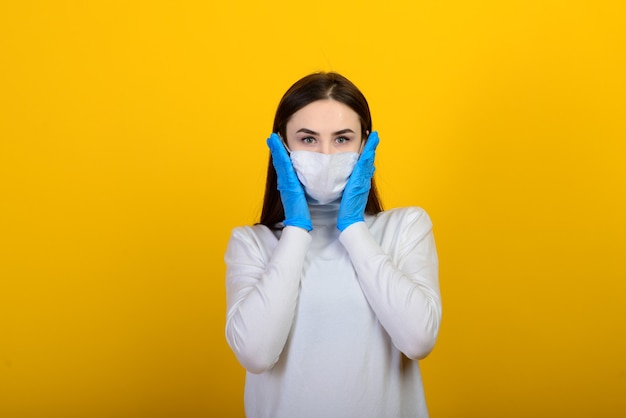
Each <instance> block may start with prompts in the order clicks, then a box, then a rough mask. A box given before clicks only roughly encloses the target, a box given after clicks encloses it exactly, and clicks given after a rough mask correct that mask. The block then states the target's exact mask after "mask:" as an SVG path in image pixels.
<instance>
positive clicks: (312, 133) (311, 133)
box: [296, 128, 319, 135]
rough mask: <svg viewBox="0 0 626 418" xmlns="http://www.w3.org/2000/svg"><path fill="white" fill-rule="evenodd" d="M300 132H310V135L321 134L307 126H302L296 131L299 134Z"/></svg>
mask: <svg viewBox="0 0 626 418" xmlns="http://www.w3.org/2000/svg"><path fill="white" fill-rule="evenodd" d="M300 132H303V133H305V134H309V135H319V133H317V132H315V131H312V130H310V129H307V128H301V129H298V130H297V131H296V133H297V134H298V133H300Z"/></svg>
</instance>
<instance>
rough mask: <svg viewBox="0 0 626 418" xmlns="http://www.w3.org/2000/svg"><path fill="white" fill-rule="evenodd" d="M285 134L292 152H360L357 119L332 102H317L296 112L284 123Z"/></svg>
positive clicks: (359, 123) (330, 100)
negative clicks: (285, 125)
mask: <svg viewBox="0 0 626 418" xmlns="http://www.w3.org/2000/svg"><path fill="white" fill-rule="evenodd" d="M286 131H287V146H288V147H289V149H290V150H291V151H314V152H321V153H324V154H334V153H337V152H359V151H360V150H361V142H362V141H361V122H360V121H359V116H358V115H357V114H356V112H355V111H354V110H352V109H351V108H350V107H348V106H346V105H345V104H343V103H340V102H338V101H335V100H332V99H328V100H318V101H315V102H312V103H309V104H308V105H306V106H304V107H303V108H302V109H300V110H298V111H297V112H296V113H294V114H293V115H292V116H291V119H289V122H287V129H286Z"/></svg>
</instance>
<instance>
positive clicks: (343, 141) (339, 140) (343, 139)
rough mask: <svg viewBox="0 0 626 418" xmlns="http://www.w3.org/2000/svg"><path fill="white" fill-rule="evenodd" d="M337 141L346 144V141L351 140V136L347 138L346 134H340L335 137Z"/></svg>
mask: <svg viewBox="0 0 626 418" xmlns="http://www.w3.org/2000/svg"><path fill="white" fill-rule="evenodd" d="M335 142H336V143H338V144H345V143H346V142H350V138H346V137H345V136H340V137H337V139H335Z"/></svg>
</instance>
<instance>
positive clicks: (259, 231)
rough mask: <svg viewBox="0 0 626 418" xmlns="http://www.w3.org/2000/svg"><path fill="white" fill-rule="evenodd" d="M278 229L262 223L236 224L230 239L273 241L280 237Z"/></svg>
mask: <svg viewBox="0 0 626 418" xmlns="http://www.w3.org/2000/svg"><path fill="white" fill-rule="evenodd" d="M280 233H281V230H280V229H270V228H268V227H267V226H265V225H263V224H254V225H243V226H236V227H234V228H233V230H232V232H231V239H233V238H235V239H243V240H253V241H266V240H270V241H275V240H276V239H278V238H279V237H280Z"/></svg>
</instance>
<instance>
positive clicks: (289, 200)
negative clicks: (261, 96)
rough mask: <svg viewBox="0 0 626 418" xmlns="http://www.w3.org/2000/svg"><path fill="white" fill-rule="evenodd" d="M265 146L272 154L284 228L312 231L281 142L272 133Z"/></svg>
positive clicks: (304, 205)
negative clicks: (291, 227)
mask: <svg viewBox="0 0 626 418" xmlns="http://www.w3.org/2000/svg"><path fill="white" fill-rule="evenodd" d="M267 146H268V147H269V148H270V152H271V153H272V162H273V164H274V168H275V169H276V175H277V176H278V190H279V191H280V200H281V201H282V202H283V209H284V210H285V221H284V222H283V224H284V225H285V226H288V225H289V226H298V227H300V228H304V229H306V230H307V231H310V230H312V229H313V225H312V224H311V214H310V213H309V205H308V204H307V202H306V197H305V196H304V189H303V188H302V184H301V183H300V180H298V176H297V175H296V170H294V168H293V164H292V163H291V159H290V158H289V155H288V154H287V150H286V149H285V146H284V145H283V141H282V140H281V139H280V137H279V136H278V135H277V134H275V133H273V134H272V135H270V137H269V138H267Z"/></svg>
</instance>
